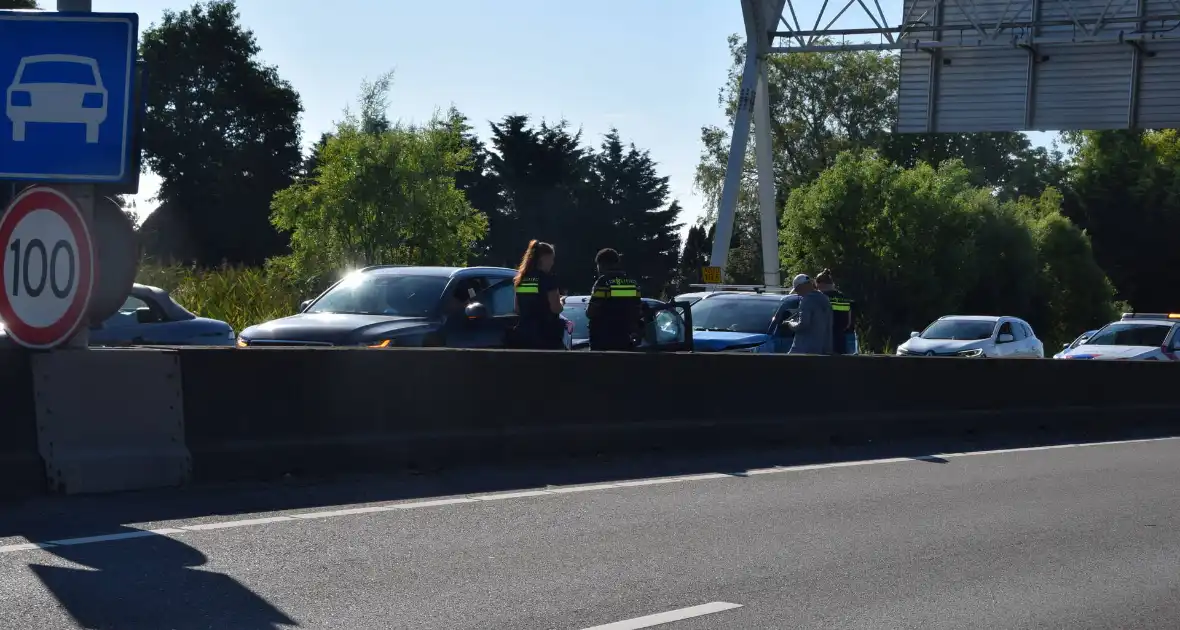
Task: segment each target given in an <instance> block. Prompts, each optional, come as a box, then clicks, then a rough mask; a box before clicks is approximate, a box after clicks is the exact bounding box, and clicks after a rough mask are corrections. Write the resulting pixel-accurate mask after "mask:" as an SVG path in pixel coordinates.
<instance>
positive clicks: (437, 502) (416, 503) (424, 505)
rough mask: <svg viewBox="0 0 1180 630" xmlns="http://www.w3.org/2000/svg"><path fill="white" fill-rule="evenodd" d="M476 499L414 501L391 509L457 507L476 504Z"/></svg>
mask: <svg viewBox="0 0 1180 630" xmlns="http://www.w3.org/2000/svg"><path fill="white" fill-rule="evenodd" d="M476 501H478V499H476V498H475V497H455V498H454V499H438V500H435V501H414V502H411V503H397V504H395V505H391V506H389V507H391V508H393V509H395V510H416V509H418V508H428V507H438V506H440V505H455V504H458V503H475V502H476Z"/></svg>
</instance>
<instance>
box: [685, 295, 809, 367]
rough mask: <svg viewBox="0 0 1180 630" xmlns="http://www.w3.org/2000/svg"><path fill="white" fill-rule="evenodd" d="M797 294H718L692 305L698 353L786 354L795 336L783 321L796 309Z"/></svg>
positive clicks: (694, 334)
mask: <svg viewBox="0 0 1180 630" xmlns="http://www.w3.org/2000/svg"><path fill="white" fill-rule="evenodd" d="M799 300H800V298H799V296H798V295H783V294H774V293H749V292H744V291H740V292H739V291H717V292H713V293H709V294H707V295H705V296H704V297H703V298H701V299H700V300H698V301H697V302H695V303H694V304H693V305H692V326H693V333H692V337H693V345H694V347H695V348H696V350H697V351H698V352H725V351H742V352H757V353H785V352H787V351H788V350H790V349H791V344H792V343H793V342H794V340H795V334H794V332H793V331H792V330H791V327H790V326H787V325H786V324H784V323H783V322H784V321H786V320H787V319H790V318H791V316H792V315H794V314H795V313H796V312H797V311H798V310H799Z"/></svg>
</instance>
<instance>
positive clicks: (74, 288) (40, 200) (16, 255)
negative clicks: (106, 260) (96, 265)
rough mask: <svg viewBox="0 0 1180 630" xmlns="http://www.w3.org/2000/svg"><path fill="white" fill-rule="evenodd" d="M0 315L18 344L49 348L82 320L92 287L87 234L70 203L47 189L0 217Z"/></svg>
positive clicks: (23, 197)
mask: <svg viewBox="0 0 1180 630" xmlns="http://www.w3.org/2000/svg"><path fill="white" fill-rule="evenodd" d="M0 242H2V243H4V264H3V266H2V267H0V271H2V273H3V277H2V280H0V283H2V285H3V289H4V292H3V296H0V319H3V320H4V323H5V327H6V328H7V329H8V334H9V335H10V336H12V337H13V338H14V339H15V340H16V341H17V342H18V343H20V344H21V345H24V346H27V347H31V348H49V347H53V346H55V345H58V344H60V343H62V342H64V341H65V340H67V339H68V338H69V337H70V336H71V335H72V334H73V333H74V332H75V330H76V329H77V327H78V326H79V325H80V324H81V323H82V322H83V320H84V319H85V317H86V309H87V306H88V303H89V300H90V292H91V289H92V285H93V258H92V246H91V242H90V234H89V230H88V229H87V226H86V222H85V220H84V219H83V217H82V214H81V212H80V211H79V209H78V207H77V206H76V205H75V204H74V202H73V201H72V200H71V199H70V198H69V197H67V196H65V195H64V194H62V193H61V192H59V191H57V190H54V189H51V188H34V189H31V190H29V191H26V192H25V193H23V194H21V195H20V196H19V197H17V199H16V201H14V202H13V203H12V206H11V207H10V208H9V209H8V211H7V212H6V213H5V214H4V217H3V218H2V219H0Z"/></svg>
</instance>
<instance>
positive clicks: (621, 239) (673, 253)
mask: <svg viewBox="0 0 1180 630" xmlns="http://www.w3.org/2000/svg"><path fill="white" fill-rule="evenodd" d="M591 165H592V167H591V173H592V177H591V180H590V181H591V185H590V187H589V189H588V190H587V191H586V193H587V194H588V195H591V196H592V199H591V200H589V201H588V202H587V205H591V206H592V204H595V203H597V204H598V205H600V207H599V208H595V209H594V210H593V212H592V213H591V214H590V216H588V217H585V218H584V220H591V221H593V223H592V225H593V226H594V227H595V228H596V229H595V231H594V232H593V233H592V234H593V236H591V238H592V239H593V238H595V237H596V238H597V246H598V247H612V248H614V249H616V250H618V251H619V252H620V253H622V254H623V256H624V260H623V262H624V265H625V266H626V268H627V271H628V273H630V274H631V275H632V276H633V277H634V278H635V279H636V280H637V281H638V282H639V283H640V287H641V288H642V290H643V293H644V295H650V296H659V295H663V294H664V293H666V292H667V291H668V290H669V288H670V287H671V285H672V282H673V279H674V278H675V276H676V271H677V267H678V265H679V258H680V236H679V230H680V228H681V225H680V224H679V223H677V219H678V217H679V215H680V212H681V208H680V205H679V204H678V203H677V202H675V201H672V202H670V203H669V198H670V195H669V192H668V178H667V177H661V176H660V175H659V174H658V173H657V172H656V164H655V162H654V161H653V160H652V159H651V155H650V154H649V153H648V152H646V151H640V150H639V149H637V148H636V147H635V145H630V146H625V145H624V144H623V141H622V139H621V138H620V137H619V132H618V130H615V129H612V130H611V131H610V132H609V133H608V134H606V136H605V138H604V139H603V142H602V144H601V146H600V147H599V150H598V151H597V152H595V153H594V154H593V156H592V158H591Z"/></svg>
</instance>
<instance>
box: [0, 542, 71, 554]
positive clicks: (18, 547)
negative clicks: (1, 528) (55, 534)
mask: <svg viewBox="0 0 1180 630" xmlns="http://www.w3.org/2000/svg"><path fill="white" fill-rule="evenodd" d="M56 546H57V545H51V544H49V543H17V544H15V545H4V546H3V547H0V553H10V552H13V551H32V550H34V549H48V548H50V547H56Z"/></svg>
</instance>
